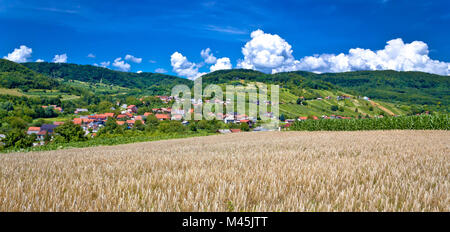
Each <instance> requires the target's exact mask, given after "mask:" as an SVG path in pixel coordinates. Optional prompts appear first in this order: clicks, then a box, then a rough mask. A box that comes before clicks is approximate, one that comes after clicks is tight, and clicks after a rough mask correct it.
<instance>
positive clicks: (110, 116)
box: [104, 113, 114, 118]
mask: <svg viewBox="0 0 450 232" xmlns="http://www.w3.org/2000/svg"><path fill="white" fill-rule="evenodd" d="M104 115H105V116H106V117H107V118H114V113H104Z"/></svg>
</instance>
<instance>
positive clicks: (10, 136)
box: [2, 129, 36, 148]
mask: <svg viewBox="0 0 450 232" xmlns="http://www.w3.org/2000/svg"><path fill="white" fill-rule="evenodd" d="M34 141H36V135H35V134H32V135H28V134H27V133H25V131H23V130H20V129H13V130H11V131H10V132H9V133H7V134H6V137H5V138H4V139H3V140H2V142H3V143H5V145H4V147H5V148H9V147H14V148H27V147H31V146H33V142H34Z"/></svg>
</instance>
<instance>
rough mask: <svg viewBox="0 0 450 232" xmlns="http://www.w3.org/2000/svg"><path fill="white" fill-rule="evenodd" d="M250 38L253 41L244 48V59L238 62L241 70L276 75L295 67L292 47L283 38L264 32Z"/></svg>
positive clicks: (258, 32) (255, 33)
mask: <svg viewBox="0 0 450 232" xmlns="http://www.w3.org/2000/svg"><path fill="white" fill-rule="evenodd" d="M250 36H251V38H252V39H251V40H250V41H248V42H247V43H246V44H245V45H244V47H243V48H242V54H243V55H244V58H243V59H242V60H240V61H239V62H238V64H237V66H238V67H239V68H245V69H255V70H259V71H262V72H266V73H275V72H280V71H288V70H290V69H292V68H293V67H295V63H296V61H295V59H294V56H293V55H292V46H291V45H290V44H289V43H288V42H286V41H285V40H284V39H283V38H281V37H280V36H278V35H272V34H268V33H264V32H263V31H262V30H256V31H253V32H252V33H251V35H250Z"/></svg>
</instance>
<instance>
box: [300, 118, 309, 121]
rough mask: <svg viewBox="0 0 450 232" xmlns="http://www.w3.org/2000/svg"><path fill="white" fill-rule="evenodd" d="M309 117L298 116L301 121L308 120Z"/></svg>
mask: <svg viewBox="0 0 450 232" xmlns="http://www.w3.org/2000/svg"><path fill="white" fill-rule="evenodd" d="M307 119H308V117H298V120H299V121H305V120H307Z"/></svg>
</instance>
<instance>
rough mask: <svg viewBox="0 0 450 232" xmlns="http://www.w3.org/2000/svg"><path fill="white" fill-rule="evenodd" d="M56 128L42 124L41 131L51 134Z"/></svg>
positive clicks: (52, 125) (53, 125)
mask: <svg viewBox="0 0 450 232" xmlns="http://www.w3.org/2000/svg"><path fill="white" fill-rule="evenodd" d="M56 127H58V126H57V125H55V124H43V125H42V126H41V131H46V132H48V133H50V134H51V133H53V130H54V129H55V128H56Z"/></svg>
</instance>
